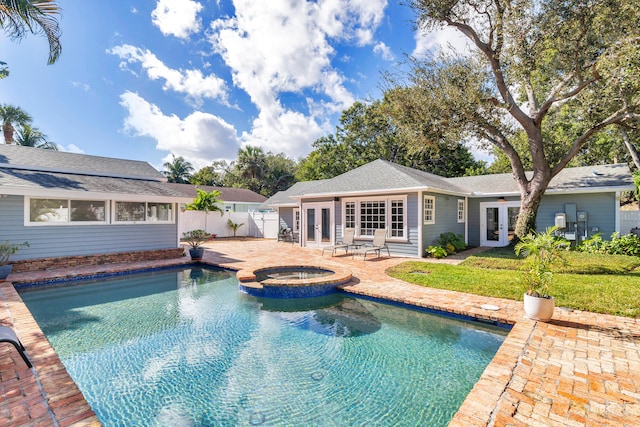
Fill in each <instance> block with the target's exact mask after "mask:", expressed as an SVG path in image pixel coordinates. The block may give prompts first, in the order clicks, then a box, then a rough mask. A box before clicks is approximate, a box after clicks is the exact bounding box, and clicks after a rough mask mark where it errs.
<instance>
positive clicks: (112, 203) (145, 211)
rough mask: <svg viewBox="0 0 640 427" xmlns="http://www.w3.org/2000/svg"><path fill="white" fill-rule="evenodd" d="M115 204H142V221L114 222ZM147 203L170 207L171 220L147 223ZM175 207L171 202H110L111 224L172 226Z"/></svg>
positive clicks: (174, 217)
mask: <svg viewBox="0 0 640 427" xmlns="http://www.w3.org/2000/svg"><path fill="white" fill-rule="evenodd" d="M117 203H144V219H143V220H139V221H117V220H116V204H117ZM149 203H162V204H167V205H171V219H169V220H164V221H149V220H148V219H147V212H148V210H149ZM175 210H176V207H175V204H174V203H172V202H152V201H144V202H135V201H131V200H112V201H111V212H113V214H112V215H111V224H118V225H121V224H174V223H175V219H176V212H175Z"/></svg>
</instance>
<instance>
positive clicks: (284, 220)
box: [278, 208, 293, 229]
mask: <svg viewBox="0 0 640 427" xmlns="http://www.w3.org/2000/svg"><path fill="white" fill-rule="evenodd" d="M278 218H279V219H278V222H279V223H280V226H279V227H278V229H283V228H291V229H293V208H278Z"/></svg>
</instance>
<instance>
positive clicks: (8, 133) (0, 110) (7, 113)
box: [0, 0, 32, 144]
mask: <svg viewBox="0 0 640 427" xmlns="http://www.w3.org/2000/svg"><path fill="white" fill-rule="evenodd" d="M0 1H2V0H0ZM1 9H2V8H1V7H0V10H1ZM31 120H32V119H31V116H30V115H29V114H28V113H27V112H25V111H24V110H23V109H22V108H20V107H15V106H13V105H9V104H3V105H0V121H2V133H3V134H4V142H5V144H11V141H13V133H14V131H15V128H14V127H13V125H14V124H16V125H20V126H24V125H28V124H30V123H31Z"/></svg>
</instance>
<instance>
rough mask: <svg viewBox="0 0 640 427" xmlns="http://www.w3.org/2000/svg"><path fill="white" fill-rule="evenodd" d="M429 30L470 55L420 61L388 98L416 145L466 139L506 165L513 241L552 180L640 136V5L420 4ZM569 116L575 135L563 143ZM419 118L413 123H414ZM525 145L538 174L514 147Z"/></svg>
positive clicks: (445, 0) (421, 21)
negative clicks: (613, 138) (575, 162)
mask: <svg viewBox="0 0 640 427" xmlns="http://www.w3.org/2000/svg"><path fill="white" fill-rule="evenodd" d="M412 6H413V8H414V9H415V11H416V12H417V14H418V18H417V24H418V26H419V28H420V29H421V30H433V29H438V28H442V27H450V28H453V29H455V30H457V31H459V32H460V33H461V34H463V35H464V36H465V37H466V38H467V39H468V40H469V41H470V44H471V46H472V50H473V52H472V53H471V54H469V53H468V52H464V53H447V54H446V55H441V56H440V57H438V58H430V59H426V60H420V61H418V60H416V61H415V62H414V63H413V65H414V67H413V70H412V72H411V73H410V74H409V80H408V81H407V82H400V81H399V80H398V79H397V78H391V79H390V82H391V84H392V85H393V86H392V88H391V89H389V90H388V92H387V94H386V95H387V100H389V101H390V102H392V103H393V105H394V111H395V114H396V115H397V116H398V117H404V118H405V125H406V126H407V127H408V128H409V129H411V132H412V137H413V141H414V142H415V143H417V144H433V143H436V142H439V141H443V140H459V139H461V138H469V139H473V140H476V141H480V142H484V143H488V144H492V145H493V146H494V147H496V148H497V149H499V150H500V151H502V152H503V153H504V154H505V155H506V157H507V158H508V160H509V163H510V166H511V170H512V171H513V176H514V178H515V180H516V182H517V183H518V186H519V189H520V193H521V207H520V215H519V217H518V222H517V224H516V235H517V236H520V237H521V236H523V235H525V234H526V233H527V232H528V231H529V230H531V229H533V228H535V220H536V214H537V211H538V207H539V205H540V201H541V198H542V196H543V194H544V192H545V190H546V189H547V186H548V185H549V182H550V181H551V179H552V178H553V177H554V176H556V175H557V174H558V173H559V172H560V171H561V170H562V169H563V168H565V167H566V166H567V165H568V164H569V162H570V161H571V160H572V159H573V158H574V157H575V156H576V155H577V154H578V153H579V152H580V151H581V150H582V149H583V148H584V147H585V145H586V144H587V143H588V142H589V141H591V140H593V139H594V137H596V136H597V135H598V134H599V132H601V131H604V130H608V129H611V128H615V127H617V128H622V129H625V131H626V132H628V133H629V132H631V133H637V123H638V120H639V118H640V115H639V105H640V77H639V76H640V0H515V1H506V0H413V1H412ZM563 109H569V110H571V111H572V115H573V116H574V117H575V120H579V123H580V126H578V127H577V129H579V132H575V134H573V135H571V138H569V139H568V140H565V141H558V140H557V139H556V138H557V135H558V134H559V132H557V129H555V131H554V120H555V121H557V122H558V123H562V121H561V120H557V117H558V114H561V112H562V111H561V110H563ZM412 116H413V120H409V119H411V117H412ZM522 135H524V138H525V139H526V146H527V148H528V157H529V159H530V162H531V163H530V166H531V169H532V172H533V173H532V174H526V173H525V172H526V169H527V168H526V167H525V161H524V160H523V158H522V157H521V156H520V154H519V153H518V150H517V149H516V145H515V144H516V141H517V139H518V138H522Z"/></svg>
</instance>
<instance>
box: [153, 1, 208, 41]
mask: <svg viewBox="0 0 640 427" xmlns="http://www.w3.org/2000/svg"><path fill="white" fill-rule="evenodd" d="M202 7H203V6H202V4H200V3H198V2H197V1H193V0H158V3H157V4H156V8H155V9H154V10H153V12H151V20H152V22H153V25H155V26H156V27H158V28H159V29H160V31H161V32H162V34H164V35H165V36H168V35H173V36H175V37H178V38H181V39H185V38H187V37H189V35H190V34H193V33H197V32H198V31H200V29H201V27H202V22H201V20H200V19H199V18H198V12H200V11H201V10H202Z"/></svg>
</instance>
